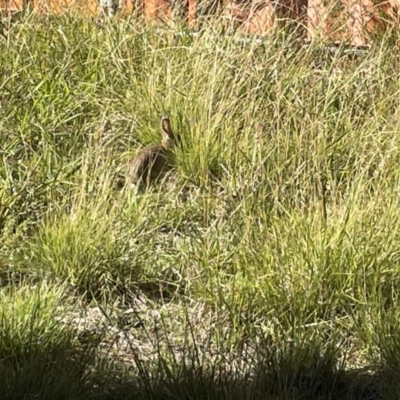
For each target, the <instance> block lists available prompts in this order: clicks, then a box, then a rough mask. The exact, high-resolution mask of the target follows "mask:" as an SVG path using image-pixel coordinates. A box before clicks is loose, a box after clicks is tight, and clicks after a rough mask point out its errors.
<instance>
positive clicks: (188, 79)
mask: <svg viewBox="0 0 400 400" xmlns="http://www.w3.org/2000/svg"><path fill="white" fill-rule="evenodd" d="M189 33H190V32H186V31H178V30H177V29H175V30H174V29H166V30H164V31H162V32H161V31H159V30H157V29H156V28H155V27H144V26H143V25H141V24H139V23H135V22H134V21H124V20H120V19H118V18H117V19H115V20H112V21H107V22H106V23H102V24H100V23H97V22H96V21H92V20H86V19H81V18H78V17H76V16H64V17H40V18H39V17H34V16H30V17H29V16H27V18H26V20H24V21H23V22H18V23H16V24H15V25H13V26H12V27H11V28H10V30H9V31H8V32H7V35H6V36H7V38H6V39H5V38H0V49H1V51H0V75H1V76H2V77H3V79H2V80H1V82H0V105H1V107H0V136H1V138H2V139H1V142H0V152H1V157H0V235H1V241H0V251H1V258H0V268H1V274H0V278H1V284H2V289H1V290H2V294H1V298H2V300H1V304H0V310H1V312H0V333H1V332H3V333H2V334H1V336H2V337H1V340H2V343H3V345H2V346H1V349H2V350H1V357H0V361H1V363H2V364H1V365H4V368H6V369H7V371H8V374H11V375H12V379H11V378H9V375H7V374H5V375H3V374H0V375H1V377H0V387H1V388H4V391H3V393H6V395H5V396H6V397H5V398H27V399H28V398H34V397H35V396H37V395H38V393H39V397H40V398H62V397H63V396H64V395H65V398H79V396H93V397H96V396H100V397H101V396H103V397H104V396H105V395H104V393H106V392H107V393H109V391H112V392H113V393H114V394H113V395H114V396H116V397H117V398H118V396H121V398H127V397H126V396H130V397H129V398H149V396H151V397H152V398H175V399H176V398H188V397H187V396H188V395H187V394H188V393H191V395H190V396H191V398H199V399H200V398H213V399H215V398H241V399H242V398H271V399H272V398H274V399H276V398H282V399H286V398H291V399H293V398H318V399H325V398H326V399H328V398H346V399H350V398H371V397H368V396H380V398H386V399H387V398H397V397H398V392H399V387H398V382H397V381H398V380H396V376H397V375H398V372H399V362H398V360H399V343H398V340H397V339H396V336H397V333H398V330H399V324H398V312H397V309H398V307H399V295H398V294H399V282H400V268H399V250H398V249H399V244H400V218H399V212H398V210H399V206H400V201H399V178H400V167H399V160H400V135H399V128H398V126H399V115H400V114H399V99H400V96H399V95H400V85H399V83H400V75H399V72H398V71H399V61H398V56H397V54H396V52H395V51H393V50H392V48H393V43H395V41H396V40H397V36H396V35H397V34H396V33H391V36H389V35H388V36H387V37H384V38H382V41H381V42H380V43H375V44H373V45H372V47H371V49H370V50H368V52H367V53H366V54H363V55H361V56H358V57H352V56H351V55H349V54H348V53H346V52H345V51H344V48H339V51H338V52H336V53H334V54H333V53H330V52H329V51H328V49H327V47H326V46H324V45H323V44H321V43H317V42H315V43H311V44H310V45H309V46H307V47H306V46H300V45H299V44H298V42H296V41H295V40H294V36H292V34H291V33H289V32H285V31H276V32H273V33H271V34H270V35H269V36H267V37H265V38H263V40H262V41H261V42H260V41H256V40H251V39H250V40H249V41H248V42H243V41H242V40H241V39H242V38H241V37H240V34H239V33H233V34H232V35H222V34H220V33H219V32H218V29H217V28H215V25H214V26H212V25H210V26H208V25H207V24H205V25H204V26H203V27H202V29H201V31H200V32H199V34H198V35H190V34H189ZM163 112H168V113H169V115H170V118H171V121H172V124H173V128H174V129H175V130H176V131H178V132H179V133H180V134H181V136H182V138H183V148H182V150H177V151H176V157H175V159H176V165H175V168H174V171H173V174H172V175H171V176H169V177H168V178H167V179H166V181H164V182H163V183H162V184H160V185H159V186H157V187H153V188H151V189H150V190H147V191H144V192H143V191H134V190H129V189H128V188H125V187H124V182H123V181H122V180H123V177H124V171H125V165H126V162H127V161H128V160H129V158H130V157H131V156H132V155H133V154H134V153H135V151H136V150H137V149H139V148H140V147H141V146H143V145H146V144H148V143H154V142H157V141H158V140H159V135H160V132H159V117H160V115H161V113H163ZM121 187H123V188H122V189H121ZM39 283H40V284H42V285H46V288H47V289H46V290H47V292H46V293H48V294H46V296H50V297H49V298H50V299H56V298H57V296H56V294H57V293H63V294H62V296H61V295H60V296H61V297H60V298H58V300H57V301H61V302H62V303H63V307H56V306H55V305H54V306H50V305H48V304H47V303H46V306H45V307H43V308H40V307H42V302H41V300H40V299H39V298H38V297H37V295H36V294H35V293H36V292H35V291H34V292H32V298H30V297H29V296H28V294H29V293H30V289H29V288H30V287H32V285H38V284H39ZM61 288H62V290H61ZM15 293H17V297H18V296H19V297H18V298H17V299H16V297H15V296H16V294H15ZM51 301H53V300H51ZM54 301H56V300H54ZM74 302H79V303H78V304H80V307H81V308H82V309H83V310H86V311H88V310H93V309H95V307H98V310H102V311H101V314H102V316H103V318H105V320H106V321H107V324H108V326H109V328H108V331H107V329H106V332H102V333H101V335H100V344H97V345H95V344H94V345H93V346H94V352H95V356H94V360H90V359H89V360H87V359H85V358H83V360H84V361H85V362H83V364H79V365H84V367H82V368H83V370H84V371H90V379H92V378H93V376H97V377H98V379H99V381H98V382H99V383H98V384H94V383H93V382H92V380H89V381H87V380H85V379H83V378H82V379H81V378H79V379H78V378H77V376H76V375H74V373H76V372H79V373H83V372H82V370H79V369H78V370H75V372H74V371H73V373H71V374H69V372H68V373H65V372H63V371H61V370H58V369H57V368H56V369H54V368H51V365H53V364H54V363H55V364H57V363H59V362H61V363H67V365H69V364H68V363H69V362H73V360H76V359H77V355H76V354H71V355H69V354H70V353H69V350H68V352H65V351H64V350H63V349H65V346H67V347H68V346H72V347H73V346H74V345H72V344H71V343H74V340H78V336H79V335H78V333H77V332H76V330H74V329H72V330H71V329H70V328H71V327H68V326H65V325H58V324H54V322H52V321H54V320H55V319H54V318H55V316H58V317H60V318H61V317H65V315H70V313H71V312H73V310H75V308H74V307H73V304H74ZM8 304H14V305H13V306H12V307H14V308H12V310H13V311H12V312H11V311H10V310H11V309H10V308H9V307H10V306H8ZM51 304H53V303H51ZM37 307H39V309H40V312H39V314H38V312H37V311H36V309H37ZM23 320H26V321H34V323H33V324H30V325H29V324H28V325H29V327H27V326H25V328H22V325H23V323H22V322H18V321H23ZM12 321H16V322H15V323H13V322H12ZM36 321H39V322H38V323H39V325H40V327H41V328H40V329H43V332H44V333H41V331H40V329H39V328H38V329H36V325H35V324H36ZM94 322H96V321H94ZM95 325H96V324H95ZM99 329H100V328H99ZM20 332H23V333H20ZM116 332H118V335H120V336H118V337H119V338H120V339H121V338H123V340H124V341H125V350H123V351H122V350H121V352H122V354H121V352H117V353H114V351H115V348H114V347H115V343H116V342H117V339H116V336H115V335H116V334H117V333H116ZM41 335H45V340H44V341H40V343H44V344H43V345H42V344H38V343H39V342H38V341H36V342H34V343H36V344H35V346H36V347H38V348H40V354H46V356H45V357H42V356H40V357H38V359H39V362H38V364H37V365H36V364H35V363H33V364H32V363H31V362H30V361H29V360H30V359H29V360H28V361H29V362H28V361H26V360H27V359H28V358H29V357H28V358H27V356H26V354H27V351H28V353H29V351H31V350H30V349H31V346H32V343H33V342H30V339H29V338H30V337H35V338H36V339H38V338H40V337H41ZM121 340H122V339H121ZM78 341H79V340H78ZM27 343H29V345H28V344H27ZM46 343H52V344H51V346H50V347H48V346H47V345H45V344H46ZM77 346H78V344H77ZM96 346H97V347H96ZM36 347H35V352H39V350H38V349H37V348H36ZM78 347H79V346H78ZM48 348H50V350H48ZM68 348H69V347H68ZM26 349H28V350H26ZM55 349H58V350H57V351H56V350H55ZM104 349H106V350H104ZM58 351H60V352H61V353H62V354H61V353H59V352H58ZM67 353H68V354H67ZM35 354H36V353H35ZM38 354H39V353H38ZM60 354H61V356H60ZM10 357H11V358H10ZM13 357H14V358H13ZM21 357H22V358H21ZM59 357H61V358H59ZM78 358H79V357H78ZM14 359H15V360H22V361H18V362H17V361H16V362H14V361H13V364H10V365H11V366H10V365H9V364H7V363H8V362H9V361H7V360H14ZM111 359H112V360H113V362H110V360H111ZM127 359H128V361H127ZM60 360H61V361H60ZM71 360H72V361H71ZM10 362H11V361H10ZM35 362H36V361H35ZM25 363H28V364H27V365H28V366H29V368H28V370H26V369H25V367H23V368H22V369H21V365H22V366H23V365H25ZM129 365H131V366H133V367H132V368H133V369H132V368H128V366H129ZM121 368H122V369H121ZM359 368H364V369H367V370H368V371H370V372H369V373H368V374H366V373H364V372H360V370H359ZM355 369H356V372H352V371H354V370H355ZM67 370H68V369H67ZM21 371H22V372H21ZM25 371H27V372H25ZM121 371H123V372H121ZM371 371H372V372H371ZM65 374H66V375H65ZM96 374H97V375H96ZM348 374H350V375H348ZM3 376H4V378H3ZM39 376H40V379H39V380H38V381H37V382H36V380H37V377H39ZM80 376H81V377H82V376H86V375H85V374H83V375H80ZM58 379H60V380H61V381H62V382H63V385H65V386H60V388H61V389H60V390H61V391H62V393H63V394H56V388H57V387H58V386H57V385H58V382H57V380H58ZM72 381H74V382H75V383H76V385H78V386H74V385H70V383H71V382H72ZM26 382H28V383H26ZM32 382H33V383H32ZM43 382H47V385H48V392H45V391H44V390H45V389H44V386H43V385H44V383H43ZM88 382H89V383H88ZM36 384H37V385H38V387H36V386H35V385H36ZM17 386H20V387H21V388H22V389H21V390H23V395H19V394H15V393H20V392H17V391H16V389H15V388H16V387H17ZM133 388H134V391H133ZM78 389H79V390H78ZM75 390H76V391H75ZM80 390H82V391H80ZM89 392H90V393H89ZM13 393H14V394H13ZM88 393H89V394H88ZM133 393H136V395H134V394H133ZM51 396H53V397H51ZM54 396H55V397H54ZM124 396H125V397H124ZM135 396H136V397H135ZM190 396H189V397H190ZM35 398H37V397H35ZM96 398H97V397H96ZM104 398H105V397H104Z"/></svg>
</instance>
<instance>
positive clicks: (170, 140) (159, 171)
mask: <svg viewBox="0 0 400 400" xmlns="http://www.w3.org/2000/svg"><path fill="white" fill-rule="evenodd" d="M161 134H162V141H161V144H155V145H150V146H146V147H144V148H143V149H141V150H139V151H138V152H137V154H136V155H135V156H134V157H133V158H132V159H131V160H130V161H129V166H128V176H127V180H128V183H129V184H133V185H138V186H143V185H145V186H148V185H150V184H151V183H153V182H155V181H157V180H158V179H159V178H161V177H162V176H163V175H165V173H166V172H167V171H169V170H170V169H171V168H172V166H171V163H170V155H171V149H172V148H173V147H174V146H175V145H176V144H177V143H180V141H181V139H180V136H179V135H175V134H174V132H173V131H172V128H171V122H170V120H169V117H168V115H165V114H164V115H163V116H162V117H161Z"/></svg>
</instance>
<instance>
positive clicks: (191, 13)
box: [0, 0, 400, 45]
mask: <svg viewBox="0 0 400 400" xmlns="http://www.w3.org/2000/svg"><path fill="white" fill-rule="evenodd" d="M108 1H109V2H110V4H111V3H112V2H114V4H116V3H117V2H118V1H117V0H108ZM100 2H102V4H103V5H104V4H106V3H107V0H0V9H2V10H6V11H18V10H23V9H24V8H26V7H31V8H32V9H33V10H34V11H38V12H56V13H60V12H63V11H66V10H71V9H75V10H76V9H79V10H81V11H84V12H86V13H87V14H89V15H96V14H99V13H100V12H101V7H100ZM118 3H119V9H120V10H121V11H122V12H126V13H131V12H136V13H139V14H144V16H145V18H146V20H148V21H154V20H155V21H157V20H162V19H166V18H171V17H173V16H174V14H175V13H177V14H179V15H180V16H181V17H182V16H183V17H185V18H186V19H187V21H188V22H189V24H190V25H192V26H193V25H195V24H196V22H197V19H198V17H199V14H203V13H207V12H210V10H213V12H219V13H220V14H221V15H222V16H223V17H225V19H227V20H229V21H233V22H235V23H236V24H237V25H238V26H239V29H241V30H242V31H245V32H247V33H252V34H258V35H262V34H264V33H266V32H268V30H270V29H271V28H273V27H274V26H275V24H276V23H278V22H277V21H278V20H280V19H282V18H284V19H286V20H296V21H299V22H300V23H301V24H302V26H304V28H305V30H304V34H305V35H306V36H307V37H308V38H309V39H311V38H313V37H314V36H316V35H321V36H322V37H324V38H326V39H328V40H333V41H339V40H340V41H347V42H349V43H351V44H354V45H363V44H365V43H366V42H368V40H369V38H370V34H371V33H375V32H378V31H382V30H384V29H386V28H387V27H388V26H393V25H398V22H399V21H398V11H399V8H400V0H383V1H381V0H340V1H338V0H279V1H278V2H276V1H275V2H273V1H272V0H119V2H118ZM178 4H179V7H178ZM204 4H208V6H207V7H205V6H204ZM210 5H211V6H210ZM106 8H107V7H106Z"/></svg>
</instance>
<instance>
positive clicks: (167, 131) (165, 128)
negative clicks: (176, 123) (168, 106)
mask: <svg viewBox="0 0 400 400" xmlns="http://www.w3.org/2000/svg"><path fill="white" fill-rule="evenodd" d="M161 131H162V134H163V136H165V135H166V136H167V137H168V138H170V139H172V138H173V137H174V133H173V131H172V128H171V121H170V120H169V117H168V115H167V114H164V115H163V116H162V117H161Z"/></svg>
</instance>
